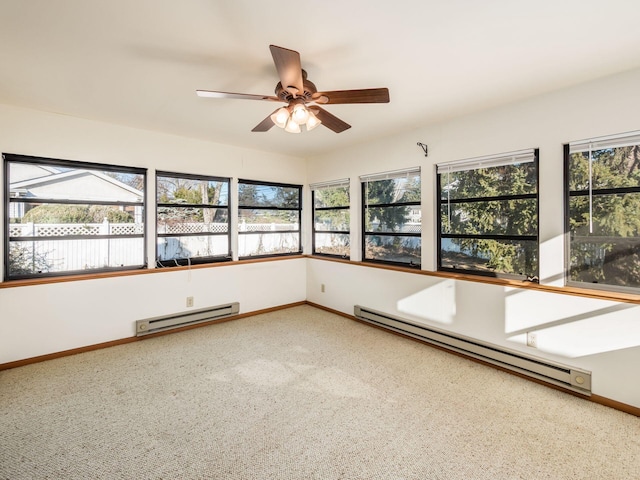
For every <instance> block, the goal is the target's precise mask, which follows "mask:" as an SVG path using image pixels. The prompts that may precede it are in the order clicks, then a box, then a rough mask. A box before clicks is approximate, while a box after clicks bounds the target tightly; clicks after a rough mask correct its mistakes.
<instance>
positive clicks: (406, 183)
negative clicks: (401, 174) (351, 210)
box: [365, 174, 420, 205]
mask: <svg viewBox="0 0 640 480" xmlns="http://www.w3.org/2000/svg"><path fill="white" fill-rule="evenodd" d="M400 202H418V203H419V202H420V174H415V175H412V176H409V177H406V178H393V179H389V180H375V181H371V182H365V205H377V204H381V203H382V204H388V203H400Z"/></svg>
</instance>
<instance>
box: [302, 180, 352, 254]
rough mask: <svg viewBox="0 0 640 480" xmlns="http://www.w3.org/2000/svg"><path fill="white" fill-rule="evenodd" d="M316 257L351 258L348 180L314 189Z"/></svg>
mask: <svg viewBox="0 0 640 480" xmlns="http://www.w3.org/2000/svg"><path fill="white" fill-rule="evenodd" d="M311 195H312V200H313V202H312V203H313V253H314V254H316V255H331V256H336V257H342V258H349V254H350V239H349V236H350V235H349V231H350V216H349V179H345V180H337V181H335V182H327V183H323V184H313V185H311Z"/></svg>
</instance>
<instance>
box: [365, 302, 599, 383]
mask: <svg viewBox="0 0 640 480" xmlns="http://www.w3.org/2000/svg"><path fill="white" fill-rule="evenodd" d="M354 315H355V316H356V318H358V319H360V320H364V321H366V322H368V323H371V324H374V325H378V326H381V327H383V328H386V329H389V330H393V331H395V332H398V333H402V334H404V335H408V336H411V337H414V338H417V339H419V340H422V341H424V342H427V343H430V344H433V345H438V346H440V347H443V348H445V349H447V350H452V351H454V352H458V353H461V354H463V355H466V356H469V357H473V358H476V359H478V360H482V361H484V362H488V363H491V364H493V365H496V366H499V367H502V368H505V369H508V370H512V371H514V372H518V373H521V374H523V375H527V376H529V377H533V378H537V379H539V380H543V381H545V382H547V383H551V384H554V385H557V386H560V387H564V388H566V389H569V390H572V391H574V392H578V393H581V394H583V395H587V396H589V395H591V372H588V371H586V370H581V369H579V368H574V367H570V366H568V365H563V364H560V363H555V362H550V361H548V360H546V359H543V358H538V357H534V356H529V355H527V354H526V353H523V352H519V351H516V350H509V349H505V348H503V347H501V346H498V345H493V344H491V343H486V342H482V341H480V340H476V339H473V338H469V337H464V336H462V335H458V334H453V333H451V332H446V331H444V330H439V329H436V328H433V327H427V326H423V325H416V324H415V323H412V322H410V321H408V320H406V319H402V318H398V317H395V316H392V315H389V314H386V313H383V312H378V311H376V310H373V309H370V308H367V307H362V306H359V305H356V306H355V307H354Z"/></svg>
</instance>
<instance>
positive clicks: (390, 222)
mask: <svg viewBox="0 0 640 480" xmlns="http://www.w3.org/2000/svg"><path fill="white" fill-rule="evenodd" d="M421 222H422V212H421V209H420V206H419V205H415V206H414V205H411V206H406V207H369V208H367V209H366V210H365V230H366V231H367V232H396V233H420V231H421V225H422V223H421Z"/></svg>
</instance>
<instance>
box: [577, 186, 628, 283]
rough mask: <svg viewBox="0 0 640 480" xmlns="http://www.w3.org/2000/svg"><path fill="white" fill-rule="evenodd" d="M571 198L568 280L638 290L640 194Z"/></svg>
mask: <svg viewBox="0 0 640 480" xmlns="http://www.w3.org/2000/svg"><path fill="white" fill-rule="evenodd" d="M592 212H593V216H592V218H593V232H590V231H589V230H590V228H589V198H588V197H587V196H580V197H571V198H570V200H569V225H570V243H569V249H570V264H569V271H570V279H571V280H572V281H577V282H588V283H602V284H606V285H613V286H621V287H639V286H640V193H628V194H619V195H596V196H594V197H593V209H592Z"/></svg>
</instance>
